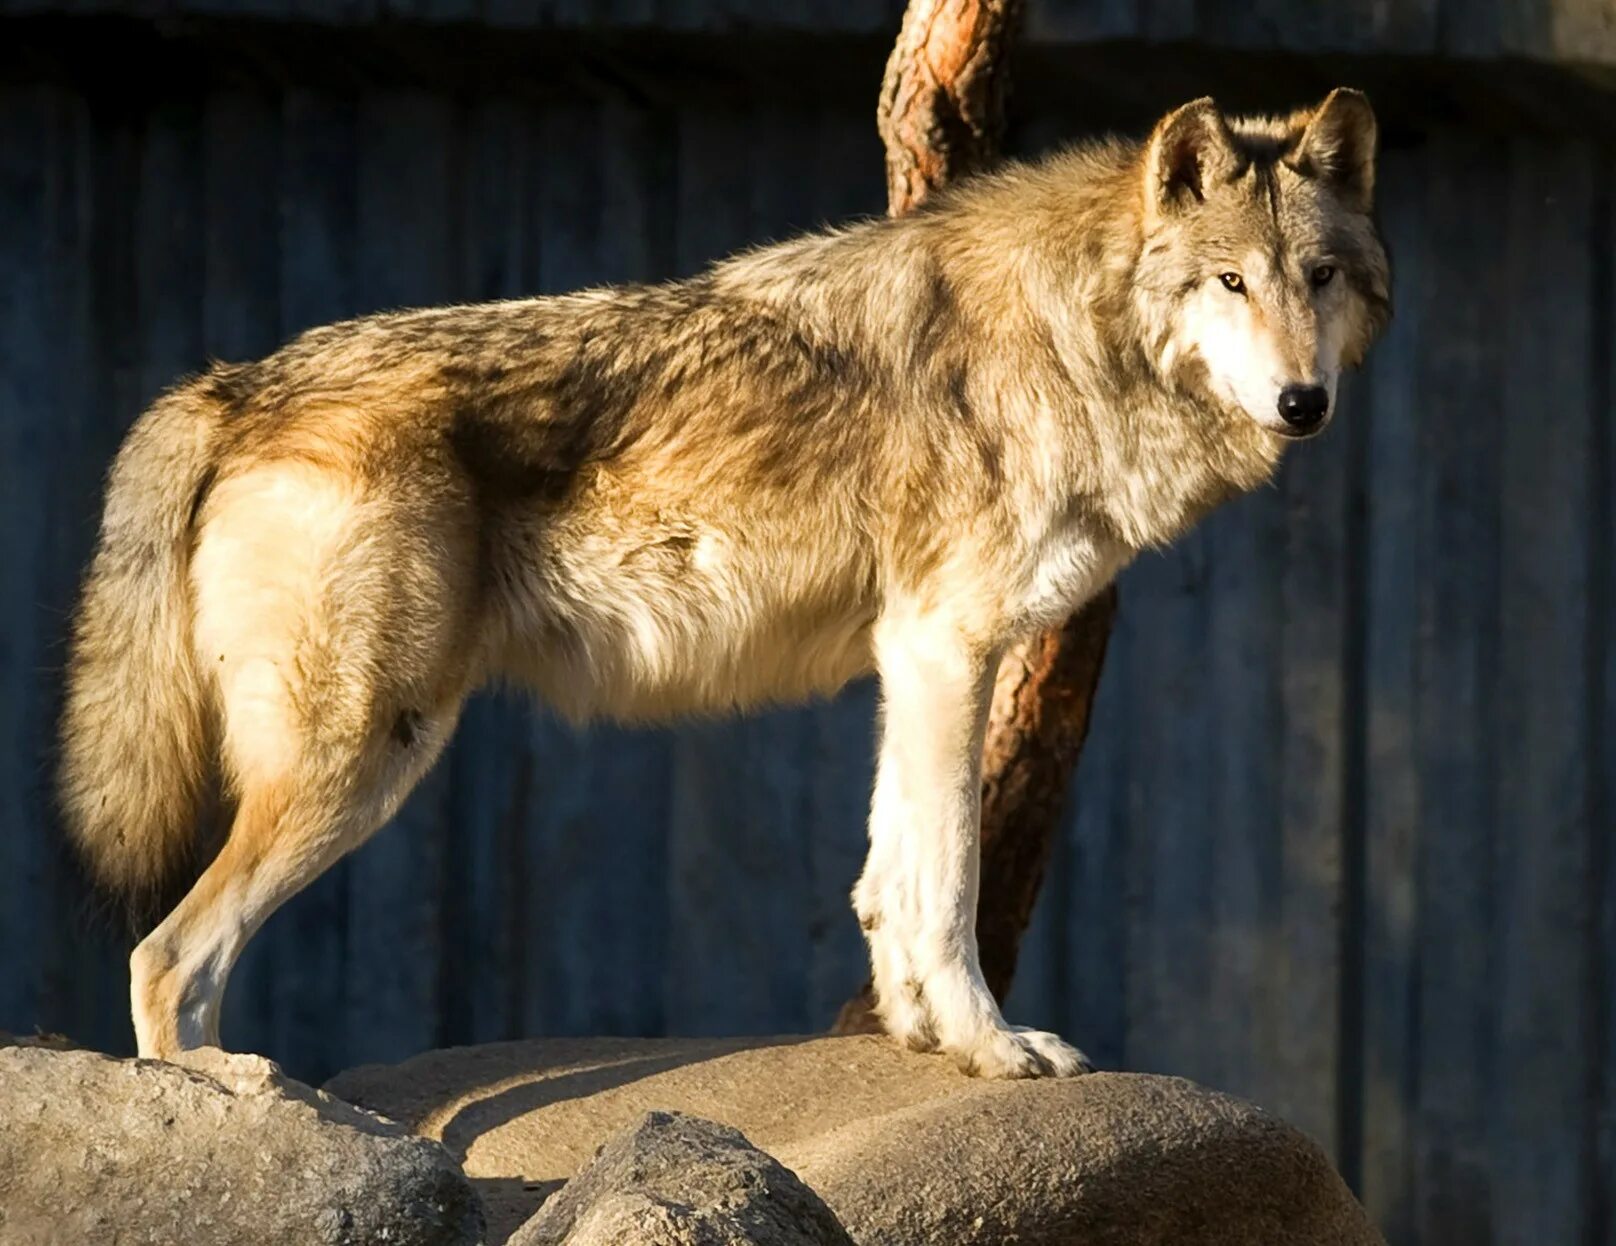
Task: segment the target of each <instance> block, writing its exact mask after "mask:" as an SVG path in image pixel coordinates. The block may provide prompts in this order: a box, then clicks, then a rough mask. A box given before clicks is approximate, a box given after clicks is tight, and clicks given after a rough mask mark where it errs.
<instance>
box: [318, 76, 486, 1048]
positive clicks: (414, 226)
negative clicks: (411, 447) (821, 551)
mask: <svg viewBox="0 0 1616 1246" xmlns="http://www.w3.org/2000/svg"><path fill="white" fill-rule="evenodd" d="M358 133H359V151H358V156H359V161H358V176H359V192H358V265H359V272H358V281H359V286H358V298H359V302H360V304H361V306H362V307H366V308H398V307H409V306H422V305H429V304H433V303H440V302H444V301H446V300H448V299H450V298H452V297H453V296H454V294H455V293H456V290H457V286H458V276H459V275H458V273H457V272H456V271H454V258H455V256H456V254H457V252H456V245H455V237H456V234H455V229H454V221H455V213H454V208H453V206H452V200H451V197H450V196H451V191H452V188H453V187H454V186H455V185H456V181H455V177H454V170H455V161H454V156H455V151H454V129H453V118H452V115H451V113H450V109H449V105H448V104H447V103H446V102H445V101H444V100H442V99H441V98H439V97H435V96H432V95H428V94H426V93H424V92H414V91H369V92H366V93H365V95H364V96H363V97H362V98H361V100H360V103H359V120H358ZM447 774H448V772H447V769H446V768H445V767H443V766H441V765H440V766H438V767H435V768H434V769H433V770H432V772H431V773H429V774H428V775H427V777H426V778H425V779H424V780H422V782H421V783H420V785H419V786H418V787H417V789H416V791H415V793H414V795H412V796H411V797H410V798H409V800H408V801H407V802H406V803H405V805H404V808H403V809H402V810H401V811H400V813H399V814H398V816H397V817H396V818H394V819H393V822H392V824H391V825H389V826H387V827H384V828H382V830H381V832H380V833H379V834H377V835H376V837H375V838H374V839H372V840H371V842H370V843H368V844H367V845H365V847H363V848H361V849H360V850H359V851H358V852H357V853H355V854H354V856H353V858H352V860H351V862H350V866H349V873H348V923H349V925H348V936H349V937H348V945H347V957H348V959H347V970H346V988H347V990H346V999H345V1003H346V1016H347V1022H348V1048H349V1052H348V1054H349V1056H350V1058H352V1059H357V1060H396V1059H401V1058H403V1057H404V1056H407V1055H411V1054H413V1053H415V1052H417V1051H421V1050H424V1049H425V1048H428V1047H431V1046H434V1045H435V1044H436V1043H437V1041H438V1032H439V1026H440V1012H439V1006H438V1004H439V999H440V986H441V981H440V972H441V966H442V963H443V961H442V957H443V947H442V925H441V923H442V907H443V896H442V893H441V891H440V889H439V879H440V878H441V877H442V874H443V870H444V860H445V853H446V849H447V841H448V838H449V825H448V816H447V798H448V778H447Z"/></svg>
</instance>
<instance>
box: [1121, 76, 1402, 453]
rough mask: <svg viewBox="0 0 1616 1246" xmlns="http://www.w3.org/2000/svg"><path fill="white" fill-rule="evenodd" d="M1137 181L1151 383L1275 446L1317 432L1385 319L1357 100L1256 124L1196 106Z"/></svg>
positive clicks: (1153, 152)
mask: <svg viewBox="0 0 1616 1246" xmlns="http://www.w3.org/2000/svg"><path fill="white" fill-rule="evenodd" d="M1142 182H1143V186H1142V189H1143V193H1144V214H1143V219H1144V235H1145V237H1144V248H1143V252H1142V254H1141V258H1140V261H1139V268H1138V271H1137V273H1136V278H1137V281H1136V286H1135V289H1136V297H1137V298H1138V299H1139V301H1140V309H1141V312H1142V314H1143V316H1144V318H1145V320H1146V323H1147V324H1148V326H1149V327H1150V329H1151V337H1152V338H1153V340H1154V343H1155V346H1156V349H1157V351H1158V353H1159V357H1158V362H1159V364H1160V366H1161V367H1162V369H1163V371H1164V372H1166V373H1167V374H1169V375H1173V376H1176V377H1179V378H1180V379H1187V380H1188V381H1190V382H1191V383H1195V384H1199V385H1201V386H1203V387H1204V388H1205V389H1207V390H1210V391H1211V393H1212V395H1213V396H1214V397H1216V398H1217V399H1219V400H1221V401H1222V402H1224V403H1226V404H1228V405H1230V406H1232V407H1236V408H1238V409H1240V410H1242V411H1244V412H1245V413H1246V414H1247V415H1249V416H1250V417H1251V418H1252V419H1253V420H1256V421H1257V422H1258V423H1259V424H1261V425H1262V426H1263V427H1264V428H1267V429H1270V430H1271V431H1273V432H1275V433H1278V434H1280V435H1282V436H1287V437H1308V436H1311V435H1313V434H1314V433H1317V432H1319V431H1320V430H1321V429H1322V428H1324V426H1325V425H1326V424H1327V423H1328V422H1329V419H1330V414H1331V411H1332V409H1333V407H1334V405H1335V392H1336V382H1337V380H1338V379H1339V377H1340V374H1341V370H1342V369H1343V368H1350V367H1354V366H1356V365H1357V364H1358V362H1359V361H1360V360H1361V359H1362V358H1363V355H1364V352H1365V351H1366V350H1368V348H1369V344H1370V342H1371V341H1372V340H1373V339H1374V337H1375V335H1376V334H1377V333H1378V332H1379V331H1380V329H1381V328H1382V326H1383V325H1384V324H1385V322H1386V320H1387V318H1388V316H1389V315H1390V311H1391V304H1390V299H1389V294H1388V289H1387V287H1388V281H1389V274H1388V270H1387V262H1386V252H1385V250H1384V248H1383V247H1382V245H1381V242H1380V239H1379V237H1378V236H1377V234H1376V231H1375V226H1374V222H1373V220H1372V219H1371V208H1372V205H1373V198H1374V188H1375V115H1374V113H1373V111H1372V110H1371V109H1370V107H1369V102H1368V100H1366V99H1365V98H1364V97H1363V95H1361V94H1359V93H1358V92H1357V91H1349V90H1337V91H1332V92H1331V93H1330V95H1329V97H1328V98H1327V99H1326V100H1325V101H1324V102H1323V103H1322V104H1320V105H1319V106H1318V107H1317V108H1315V109H1311V110H1308V111H1304V112H1299V113H1295V114H1293V115H1292V116H1290V117H1286V118H1280V119H1270V118H1263V119H1254V120H1247V119H1230V118H1225V117H1224V116H1223V114H1222V113H1220V112H1219V111H1218V108H1217V105H1216V104H1214V103H1213V102H1212V101H1211V100H1210V99H1201V100H1196V101H1195V102H1194V103H1192V104H1186V105H1185V106H1184V107H1182V108H1180V109H1178V110H1177V111H1175V112H1172V113H1170V114H1168V115H1167V116H1166V117H1165V118H1163V119H1162V121H1161V122H1160V123H1159V124H1158V125H1157V126H1156V129H1155V132H1154V133H1153V134H1152V135H1151V137H1150V141H1149V143H1148V144H1147V145H1146V147H1145V153H1144V167H1143V170H1142Z"/></svg>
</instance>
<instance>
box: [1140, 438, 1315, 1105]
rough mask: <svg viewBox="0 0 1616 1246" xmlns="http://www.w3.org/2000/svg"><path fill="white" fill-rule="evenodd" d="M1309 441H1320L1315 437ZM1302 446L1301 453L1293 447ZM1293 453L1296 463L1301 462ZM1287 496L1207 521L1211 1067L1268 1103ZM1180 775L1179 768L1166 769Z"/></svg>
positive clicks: (1276, 1085)
mask: <svg viewBox="0 0 1616 1246" xmlns="http://www.w3.org/2000/svg"><path fill="white" fill-rule="evenodd" d="M1298 449H1299V451H1300V453H1302V454H1307V453H1318V452H1320V451H1321V450H1323V449H1324V448H1323V447H1321V446H1317V445H1310V446H1305V447H1299V448H1298ZM1294 457H1296V456H1293V458H1294ZM1294 466H1295V464H1294V462H1293V463H1292V464H1290V467H1291V468H1293V469H1294ZM1283 504H1284V498H1283V497H1282V496H1281V495H1280V494H1279V493H1278V492H1277V491H1274V490H1264V491H1261V492H1259V493H1258V494H1256V495H1254V496H1251V497H1246V498H1241V499H1239V500H1238V501H1236V502H1234V503H1232V504H1230V505H1229V506H1228V507H1227V508H1225V509H1224V510H1223V511H1221V512H1219V513H1218V514H1216V515H1214V516H1213V517H1212V518H1211V519H1210V520H1209V521H1208V523H1207V525H1206V537H1205V539H1206V541H1207V543H1208V546H1209V547H1210V552H1209V554H1208V577H1209V585H1208V619H1207V641H1206V646H1207V655H1206V656H1207V662H1208V676H1209V681H1210V686H1209V688H1208V690H1207V693H1206V695H1207V696H1208V697H1210V698H1211V700H1212V705H1213V709H1212V715H1213V721H1214V722H1215V724H1216V726H1215V727H1214V728H1213V730H1212V731H1211V733H1210V734H1209V735H1208V736H1207V737H1206V739H1205V740H1204V741H1203V742H1202V749H1203V750H1204V751H1205V753H1206V754H1207V756H1208V758H1209V760H1210V762H1211V765H1212V767H1213V769H1212V770H1211V771H1210V772H1209V774H1208V775H1207V782H1208V784H1209V787H1208V790H1206V791H1204V792H1203V793H1201V798H1202V802H1203V803H1202V806H1201V807H1202V809H1203V810H1204V811H1205V814H1204V817H1205V821H1204V824H1203V826H1202V828H1201V831H1200V833H1201V834H1202V835H1203V836H1205V837H1206V839H1207V840H1208V849H1207V851H1208V853H1209V858H1210V859H1209V861H1208V865H1209V868H1210V876H1209V878H1208V880H1207V881H1208V886H1209V887H1210V889H1211V891H1212V900H1211V905H1210V912H1209V918H1210V921H1209V925H1208V928H1207V930H1206V931H1205V935H1204V937H1205V939H1206V941H1207V944H1208V953H1209V957H1210V961H1211V963H1210V973H1211V977H1210V982H1209V984H1208V986H1209V995H1208V997H1207V1007H1209V1008H1211V1009H1216V1010H1217V1013H1216V1015H1217V1016H1218V1017H1219V1018H1220V1021H1219V1022H1218V1023H1214V1022H1213V1019H1212V1017H1211V1016H1207V1017H1204V1018H1202V1020H1201V1023H1202V1024H1203V1025H1204V1027H1205V1032H1204V1036H1203V1039H1202V1041H1203V1043H1204V1045H1205V1048H1206V1050H1205V1054H1204V1057H1203V1059H1204V1061H1205V1063H1204V1064H1203V1066H1202V1067H1203V1069H1204V1074H1203V1075H1204V1076H1205V1077H1207V1078H1208V1080H1210V1081H1211V1082H1212V1083H1213V1084H1214V1085H1218V1086H1225V1087H1228V1088H1230V1089H1239V1090H1240V1091H1241V1092H1242V1093H1245V1094H1250V1095H1252V1096H1253V1097H1254V1098H1256V1099H1257V1100H1258V1102H1261V1103H1271V1102H1272V1101H1273V1098H1274V1097H1275V1096H1276V1095H1277V1094H1279V1093H1281V1090H1282V1087H1283V1078H1282V1076H1281V1074H1280V1059H1279V1051H1278V1031H1279V1018H1278V1010H1279V1009H1280V1008H1281V1007H1282V1006H1283V1005H1282V1000H1283V992H1282V991H1276V990H1275V989H1274V986H1275V984H1276V982H1277V981H1278V980H1279V979H1280V976H1281V971H1282V961H1281V958H1280V950H1279V947H1278V945H1277V938H1276V936H1277V932H1278V929H1279V925H1280V912H1279V909H1280V903H1281V893H1282V889H1283V886H1284V880H1283V878H1282V873H1283V870H1284V856H1283V853H1282V850H1281V844H1280V836H1281V821H1280V809H1279V797H1280V790H1281V789H1280V781H1279V779H1280V776H1279V767H1278V766H1277V765H1276V764H1275V760H1276V756H1277V755H1278V753H1279V752H1280V751H1281V750H1283V748H1284V747H1285V746H1286V743H1287V741H1288V738H1289V731H1290V727H1291V724H1290V723H1289V722H1288V721H1287V720H1286V719H1285V717H1284V716H1283V714H1282V708H1281V705H1280V696H1279V665H1280V654H1279V648H1280V642H1281V637H1282V635H1283V625H1282V616H1281V613H1280V592H1281V586H1280V577H1281V571H1282V568H1281V561H1282V558H1283V554H1284V532H1283V524H1284V520H1285V514H1284V509H1283ZM1163 781H1169V780H1165V779H1164V780H1163Z"/></svg>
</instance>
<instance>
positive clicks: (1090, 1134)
mask: <svg viewBox="0 0 1616 1246" xmlns="http://www.w3.org/2000/svg"><path fill="white" fill-rule="evenodd" d="M329 1086H330V1088H331V1089H332V1090H333V1091H334V1092H335V1093H337V1094H340V1095H341V1096H343V1097H344V1098H346V1099H350V1100H352V1101H353V1102H356V1103H361V1104H364V1105H365V1106H367V1107H371V1108H374V1109H377V1110H379V1111H382V1112H385V1113H386V1114H387V1115H388V1116H391V1117H393V1118H395V1119H397V1120H400V1121H403V1122H405V1123H406V1124H408V1125H409V1127H411V1128H412V1129H415V1130H417V1131H418V1132H420V1133H423V1134H425V1135H426V1136H428V1137H433V1138H440V1139H442V1140H443V1142H444V1144H445V1145H446V1146H447V1147H448V1148H449V1150H450V1152H451V1153H452V1154H453V1155H454V1156H455V1157H456V1158H457V1159H460V1160H461V1161H462V1163H463V1164H464V1165H465V1170H466V1173H467V1175H468V1176H470V1177H471V1178H472V1179H473V1182H474V1184H476V1185H477V1186H478V1188H479V1189H480V1190H481V1191H482V1192H483V1194H484V1202H485V1205H486V1206H487V1208H488V1214H489V1230H490V1241H492V1242H501V1241H503V1240H504V1238H505V1236H506V1235H508V1234H509V1233H511V1232H512V1230H514V1229H515V1228H516V1226H517V1225H519V1224H521V1223H522V1222H523V1221H524V1220H526V1219H527V1217H528V1216H529V1215H531V1214H532V1211H533V1209H534V1207H535V1205H536V1204H537V1203H538V1202H539V1201H541V1200H542V1199H543V1198H544V1196H545V1195H546V1194H547V1193H549V1192H551V1191H553V1190H554V1189H555V1188H556V1187H557V1186H558V1185H559V1184H560V1183H561V1182H562V1181H564V1180H565V1179H566V1178H568V1177H570V1176H571V1175H572V1174H573V1173H575V1172H578V1171H579V1170H580V1169H582V1168H583V1167H585V1165H587V1164H588V1163H589V1161H590V1159H591V1157H592V1155H593V1153H594V1150H595V1148H596V1146H598V1145H599V1143H600V1142H601V1140H602V1139H604V1138H606V1137H607V1136H609V1135H610V1134H612V1133H614V1132H615V1131H617V1130H620V1129H623V1128H625V1127H627V1126H629V1125H631V1124H632V1123H633V1122H634V1121H636V1120H638V1119H639V1118H640V1117H641V1116H642V1115H643V1114H644V1113H645V1112H646V1111H647V1110H652V1109H672V1110H677V1111H682V1112H689V1113H692V1114H695V1115H698V1116H704V1117H709V1118H711V1119H713V1120H717V1121H722V1122H723V1123H725V1124H728V1125H732V1126H734V1127H735V1128H737V1129H740V1130H742V1131H744V1133H745V1135H746V1137H747V1138H749V1139H751V1141H752V1142H753V1143H755V1144H756V1145H757V1146H759V1147H762V1148H763V1149H764V1150H766V1151H768V1152H769V1153H770V1154H772V1155H774V1156H775V1157H776V1158H778V1159H779V1160H780V1162H781V1163H783V1164H785V1165H786V1166H787V1167H789V1168H790V1169H791V1170H792V1171H794V1172H795V1173H796V1174H797V1175H798V1176H799V1177H801V1178H802V1180H803V1181H804V1182H806V1183H807V1184H808V1185H809V1186H810V1187H811V1188H812V1189H813V1190H815V1191H816V1192H817V1193H818V1194H819V1195H820V1196H821V1197H822V1198H823V1199H824V1200H825V1202H826V1203H827V1204H828V1205H829V1207H830V1209H831V1211H833V1212H834V1213H835V1214H836V1216H837V1218H838V1219H839V1220H840V1221H841V1223H842V1224H843V1225H844V1226H845V1227H846V1229H847V1231H848V1233H849V1234H850V1236H851V1237H852V1238H853V1240H854V1241H856V1242H858V1243H859V1244H860V1246H899V1244H900V1243H901V1246H932V1244H939V1246H940V1244H943V1243H946V1244H947V1246H968V1244H972V1243H980V1244H984V1246H985V1244H986V1243H995V1244H998V1243H1003V1242H1007V1241H1014V1242H1016V1243H1017V1244H1018V1246H1057V1244H1058V1246H1067V1244H1069V1243H1083V1246H1168V1244H1169V1243H1171V1244H1172V1246H1212V1244H1213V1243H1216V1244H1217V1246H1248V1244H1249V1246H1258V1244H1259V1243H1261V1244H1262V1246H1270V1244H1271V1243H1275V1242H1284V1243H1286V1244H1287V1246H1383V1243H1382V1239H1381V1237H1380V1235H1379V1234H1378V1233H1377V1232H1376V1231H1375V1230H1374V1228H1373V1227H1372V1226H1371V1225H1370V1224H1369V1222H1368V1219H1367V1218H1366V1217H1365V1215H1364V1213H1363V1210H1362V1209H1361V1208H1360V1207H1359V1206H1358V1204H1357V1203H1356V1202H1355V1201H1354V1200H1353V1198H1352V1195H1351V1194H1350V1193H1349V1192H1348V1190H1347V1188H1346V1186H1345V1185H1344V1184H1343V1183H1342V1181H1341V1179H1340V1178H1339V1177H1338V1176H1337V1175H1336V1174H1335V1172H1334V1171H1333V1170H1332V1169H1331V1167H1330V1164H1329V1161H1328V1160H1327V1159H1326V1158H1325V1156H1324V1154H1323V1152H1321V1151H1320V1150H1319V1148H1318V1147H1317V1146H1315V1145H1314V1144H1313V1143H1312V1142H1311V1141H1310V1140H1308V1139H1307V1138H1306V1137H1305V1136H1303V1135H1302V1134H1301V1133H1299V1132H1298V1131H1297V1130H1295V1129H1293V1128H1291V1127H1290V1126H1289V1125H1286V1124H1284V1123H1283V1122H1281V1121H1279V1120H1277V1119H1275V1118H1274V1117H1272V1116H1269V1115H1268V1114H1266V1113H1265V1112H1263V1111H1262V1110H1261V1109H1259V1108H1257V1107H1254V1106H1253V1105H1251V1104H1249V1103H1246V1102H1243V1101H1241V1100H1239V1099H1234V1098H1231V1097H1229V1096H1227V1095H1222V1094H1218V1093H1216V1092H1214V1091H1210V1090H1206V1089H1204V1088H1202V1087H1199V1086H1196V1085H1194V1084H1193V1083H1190V1082H1186V1081H1182V1080H1179V1079H1177V1078H1167V1077H1150V1076H1143V1075H1138V1074H1122V1073H1095V1074H1090V1075H1088V1076H1086V1077H1081V1078H1076V1079H1072V1080H1067V1081H1028V1082H985V1081H978V1080H973V1079H970V1078H967V1077H965V1076H964V1075H963V1074H961V1073H960V1072H958V1070H956V1069H955V1068H954V1066H953V1064H952V1062H951V1061H948V1060H944V1059H939V1058H936V1057H931V1056H923V1055H913V1054H910V1053H907V1052H904V1051H902V1050H900V1049H899V1048H898V1047H897V1045H896V1044H894V1043H891V1042H889V1041H888V1040H886V1039H884V1038H878V1037H840V1038H814V1039H798V1038H786V1039H750V1040H740V1039H728V1040H726V1039H571V1040H569V1039H544V1040H537V1041H532V1042H521V1043H498V1044H492V1045H489V1046H485V1047H468V1048H460V1049H454V1050H448V1051H439V1052H432V1053H429V1054H427V1055H423V1056H418V1057H416V1058H415V1059H413V1060H409V1061H406V1062H405V1063H403V1064H400V1065H395V1066H391V1067H383V1066H371V1067H366V1068H360V1069H354V1070H350V1071H349V1072H347V1073H343V1074H340V1075H339V1076H338V1077H336V1078H335V1079H333V1081H332V1082H331V1083H329ZM642 1210H644V1209H643V1208H642ZM625 1214H626V1213H625ZM675 1240H677V1239H675Z"/></svg>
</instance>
